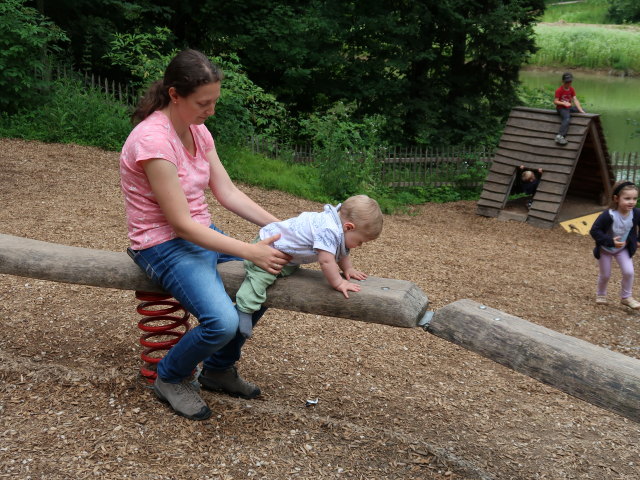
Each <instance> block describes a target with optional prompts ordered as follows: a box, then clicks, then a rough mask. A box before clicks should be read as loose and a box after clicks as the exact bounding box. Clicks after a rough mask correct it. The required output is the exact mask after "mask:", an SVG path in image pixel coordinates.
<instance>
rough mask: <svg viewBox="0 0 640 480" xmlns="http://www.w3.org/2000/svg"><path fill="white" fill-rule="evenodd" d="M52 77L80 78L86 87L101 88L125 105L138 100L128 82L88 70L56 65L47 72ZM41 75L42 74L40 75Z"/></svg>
mask: <svg viewBox="0 0 640 480" xmlns="http://www.w3.org/2000/svg"><path fill="white" fill-rule="evenodd" d="M46 73H48V74H49V75H51V77H52V78H54V79H58V78H74V79H77V80H80V81H81V82H82V83H83V85H84V86H85V87H86V88H91V89H98V90H101V91H102V92H103V93H105V94H106V95H110V96H111V97H113V98H115V99H116V100H118V101H119V102H120V103H124V104H126V105H130V106H131V105H135V104H136V103H137V102H138V93H137V92H136V91H135V90H134V89H133V88H132V87H130V86H129V85H128V84H124V85H123V84H121V83H119V82H116V81H114V80H109V79H108V78H106V77H102V76H100V75H95V74H93V73H91V74H90V73H89V72H84V73H82V72H77V71H75V70H72V69H70V68H67V67H65V66H62V67H61V66H59V65H58V66H56V67H55V68H52V69H51V70H50V71H49V72H46ZM36 74H37V73H36ZM40 76H42V75H40Z"/></svg>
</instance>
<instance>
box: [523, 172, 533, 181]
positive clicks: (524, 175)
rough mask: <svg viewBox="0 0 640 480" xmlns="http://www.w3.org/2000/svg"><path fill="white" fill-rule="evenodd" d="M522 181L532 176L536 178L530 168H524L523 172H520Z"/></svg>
mask: <svg viewBox="0 0 640 480" xmlns="http://www.w3.org/2000/svg"><path fill="white" fill-rule="evenodd" d="M521 178H522V181H523V182H528V181H530V180H532V179H534V178H536V174H535V173H533V172H532V171H531V170H525V171H524V172H522V177H521Z"/></svg>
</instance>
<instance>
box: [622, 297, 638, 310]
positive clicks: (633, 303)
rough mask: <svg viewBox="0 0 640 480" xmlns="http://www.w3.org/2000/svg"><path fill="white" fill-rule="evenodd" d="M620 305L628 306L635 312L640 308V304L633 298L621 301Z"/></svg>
mask: <svg viewBox="0 0 640 480" xmlns="http://www.w3.org/2000/svg"><path fill="white" fill-rule="evenodd" d="M620 303H621V304H622V305H626V306H627V307H629V308H633V309H634V310H637V309H639V308H640V302H639V301H637V300H636V299H635V298H633V297H627V298H623V299H622V300H620Z"/></svg>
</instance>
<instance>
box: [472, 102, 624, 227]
mask: <svg viewBox="0 0 640 480" xmlns="http://www.w3.org/2000/svg"><path fill="white" fill-rule="evenodd" d="M559 126H560V117H559V115H558V114H557V113H556V111H555V110H544V109H538V108H525V107H516V108H514V109H513V110H512V111H511V114H510V115H509V119H508V121H507V124H506V127H505V129H504V132H503V135H502V138H501V139H500V145H499V147H498V150H497V151H496V154H495V157H494V158H493V162H492V164H491V169H490V171H489V174H488V175H487V179H486V181H485V184H484V188H483V191H482V194H481V196H480V200H479V201H478V204H477V213H478V214H480V215H485V216H490V217H497V216H498V215H499V214H500V211H501V210H502V209H503V208H504V207H505V205H506V203H507V200H508V197H509V194H510V193H511V188H512V185H513V182H514V179H515V175H516V173H517V171H518V169H519V167H520V165H524V166H525V167H526V168H530V169H535V170H537V169H539V168H541V169H542V170H543V174H542V178H541V180H540V184H539V185H538V189H537V191H536V193H535V196H534V198H533V204H532V205H531V208H530V209H529V211H528V215H527V216H526V221H527V222H528V223H531V224H533V225H536V226H539V227H544V228H550V227H552V226H553V225H555V224H556V223H557V222H558V215H559V213H560V210H561V207H562V205H563V202H564V201H565V199H566V198H567V196H568V195H570V196H572V197H581V198H585V199H589V200H591V201H597V202H598V204H604V203H606V201H607V199H608V198H610V195H611V184H612V180H613V178H614V176H613V171H612V169H611V162H610V159H609V153H608V151H607V146H606V142H605V139H604V135H603V132H602V125H601V123H600V116H599V115H598V114H589V113H586V114H573V115H572V116H571V125H570V127H569V132H568V134H567V137H566V138H567V140H568V141H569V143H568V144H567V145H558V144H557V143H556V142H555V136H556V133H557V132H558V129H559Z"/></svg>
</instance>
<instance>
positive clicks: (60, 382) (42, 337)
mask: <svg viewBox="0 0 640 480" xmlns="http://www.w3.org/2000/svg"><path fill="white" fill-rule="evenodd" d="M241 187H242V189H243V190H244V191H246V192H247V194H248V195H250V196H251V197H252V198H254V199H255V200H256V201H257V202H258V203H260V204H262V205H263V206H264V207H266V208H267V209H268V210H270V211H272V212H273V213H274V214H275V215H277V216H279V217H281V218H286V217H290V216H293V215H296V214H298V213H299V212H301V211H304V210H317V209H320V208H321V207H322V205H320V204H317V203H314V202H310V201H306V200H301V199H298V198H295V197H292V196H290V195H287V194H283V193H281V192H276V191H266V190H262V189H259V188H255V187H250V186H245V185H241ZM211 210H212V213H213V217H214V219H215V221H216V223H217V224H218V225H219V226H220V227H222V228H223V229H224V230H225V231H227V232H228V233H229V234H231V235H233V236H235V237H237V238H241V239H243V240H247V241H249V240H251V239H252V238H253V236H254V235H255V233H256V227H255V226H253V225H251V224H248V223H247V222H245V221H243V220H241V219H239V218H237V217H235V216H233V215H232V214H229V213H228V212H226V211H224V210H223V209H221V208H220V207H219V206H217V205H216V204H215V202H214V201H213V200H212V202H211ZM0 233H3V234H10V235H16V236H22V237H28V238H33V239H37V240H44V241H50V242H56V243H61V244H67V245H76V246H82V247H90V248H96V249H104V250H114V251H124V250H125V248H126V247H127V245H128V244H127V237H126V228H125V221H124V214H123V204H122V198H121V195H120V190H119V179H118V154H117V153H114V152H105V151H102V150H99V149H95V148H87V147H80V146H75V145H49V144H44V143H38V142H25V141H19V140H8V139H1V140H0ZM591 248H592V241H591V239H590V238H588V237H583V236H581V235H578V234H570V233H566V232H565V231H564V230H563V229H561V228H560V227H558V228H554V229H552V230H542V229H537V228H534V227H531V226H529V225H527V224H523V223H518V222H504V221H499V220H496V219H490V218H485V217H481V216H477V215H476V214H475V203H474V202H457V203H449V204H427V205H422V206H419V207H417V208H416V209H415V210H414V211H413V212H411V213H410V214H403V215H388V216H386V217H385V228H384V232H383V234H382V236H381V238H380V239H379V240H377V241H375V242H373V243H370V244H367V245H365V246H364V247H363V248H361V249H358V250H355V251H354V252H353V260H354V264H355V265H356V266H357V267H359V268H360V269H362V270H364V271H366V272H367V273H369V274H371V275H375V276H380V277H390V278H398V279H403V280H409V281H411V282H415V283H416V284H417V285H418V286H419V287H420V288H421V289H423V290H424V291H425V292H426V293H427V295H428V296H429V299H430V301H431V306H432V308H434V309H437V308H440V307H443V306H445V305H447V304H449V303H451V302H454V301H456V300H459V299H463V298H470V299H472V300H475V301H477V302H481V303H484V304H486V305H489V306H491V307H493V308H496V309H499V310H502V311H504V312H507V313H509V314H511V315H515V316H518V317H521V318H524V319H526V320H528V321H531V322H534V323H537V324H540V325H543V326H545V327H548V328H551V329H553V330H556V331H558V332H561V333H563V334H566V335H571V336H574V337H578V338H581V339H583V340H586V341H588V342H591V343H593V344H596V345H599V346H602V347H605V348H608V349H611V350H613V351H616V352H620V353H623V354H625V355H628V356H631V357H634V358H640V313H636V312H633V311H630V310H629V309H626V308H624V307H622V306H620V305H619V304H618V303H617V302H616V301H614V300H615V297H616V296H617V291H618V288H619V285H620V276H619V271H616V270H614V275H613V278H612V280H611V291H610V296H611V299H612V303H611V304H610V305H608V306H604V307H603V306H596V305H595V303H594V295H595V292H594V288H595V280H596V275H597V268H596V264H595V261H594V259H593V258H592V256H591ZM639 288H640V287H639V286H637V285H636V290H638V289H639ZM336 295H339V293H337V292H336ZM638 295H639V296H640V292H639V294H638ZM137 303H138V302H137V301H136V300H135V298H134V295H133V292H128V291H119V290H107V289H98V288H92V287H84V286H78V285H67V284H58V283H52V282H46V281H40V280H34V279H29V278H21V277H13V276H9V275H0V328H1V329H2V335H1V336H0V478H11V479H47V480H53V479H85V478H104V479H149V480H165V479H224V480H231V479H243V478H255V479H332V478H353V479H406V478H421V479H439V480H442V479H522V480H530V479H549V480H561V479H580V480H602V479H624V480H637V479H639V478H640V424H637V423H634V422H632V421H630V420H627V419H625V418H622V417H620V416H618V415H615V414H613V413H611V412H608V411H606V410H602V409H600V408H598V407H595V406H593V405H590V404H588V403H585V402H583V401H581V400H578V399H576V398H573V397H570V396H568V395H566V394H564V393H562V392H560V391H558V390H556V389H554V388H552V387H550V386H546V385H543V384H541V383H539V382H537V381H535V380H533V379H530V378H528V377H526V376H524V375H521V374H518V373H515V372H513V371H511V370H509V369H507V368H504V367H502V366H500V365H498V364H496V363H493V362H492V361H490V360H488V359H485V358H483V357H480V356H478V355H476V354H474V353H471V352H469V351H466V350H464V349H462V348H460V347H458V346H456V345H453V344H451V343H448V342H446V341H444V340H441V339H439V338H437V337H434V336H432V335H429V334H427V333H425V332H424V331H422V330H420V329H418V328H415V329H400V328H394V327H389V326H384V325H375V324H369V323H366V322H358V321H351V320H341V319H336V318H326V317H321V316H316V315H309V314H301V313H296V312H288V311H283V310H271V311H269V312H268V313H267V314H266V315H265V317H264V318H263V319H262V321H261V324H260V325H259V326H258V327H257V329H256V331H255V335H254V337H253V338H252V339H251V340H250V341H249V342H248V344H247V346H246V348H245V350H244V356H243V358H242V360H241V361H240V363H239V370H240V372H241V374H242V375H243V376H245V377H246V378H248V379H250V380H252V381H254V382H256V383H257V384H259V385H260V387H261V388H262V391H263V395H262V397H261V398H259V399H256V400H251V401H247V400H240V399H234V398H229V397H226V396H223V395H217V394H213V393H209V392H205V393H204V394H203V396H204V398H205V400H206V401H207V402H208V403H209V405H210V406H211V408H212V409H213V410H214V415H213V417H212V418H211V419H210V420H207V421H204V422H192V421H189V420H186V419H183V418H181V417H178V416H176V415H174V414H173V413H172V412H171V411H170V410H169V409H168V408H167V407H166V406H165V405H163V404H162V403H160V402H159V401H157V400H156V398H155V396H154V394H153V392H152V391H151V390H150V389H149V386H148V384H147V383H146V382H145V381H144V380H142V379H141V378H140V376H139V374H138V370H139V367H140V363H141V361H140V359H139V354H140V351H141V347H140V346H139V345H138V343H137V342H138V338H139V337H140V333H141V332H140V330H139V329H138V328H137V321H138V320H139V316H138V314H137V313H136V312H135V307H136V305H137ZM309 399H313V400H315V399H318V402H317V404H315V405H312V406H306V405H307V400H309Z"/></svg>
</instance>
